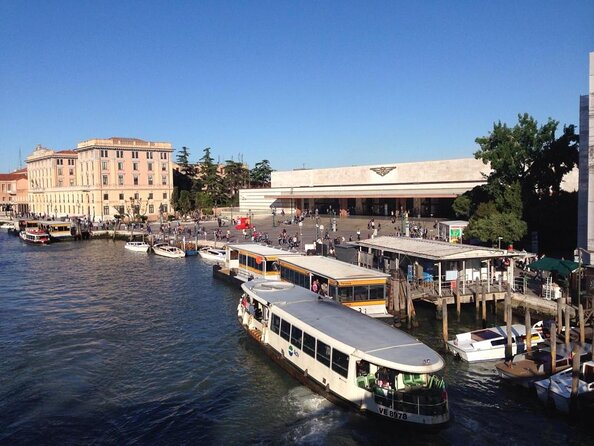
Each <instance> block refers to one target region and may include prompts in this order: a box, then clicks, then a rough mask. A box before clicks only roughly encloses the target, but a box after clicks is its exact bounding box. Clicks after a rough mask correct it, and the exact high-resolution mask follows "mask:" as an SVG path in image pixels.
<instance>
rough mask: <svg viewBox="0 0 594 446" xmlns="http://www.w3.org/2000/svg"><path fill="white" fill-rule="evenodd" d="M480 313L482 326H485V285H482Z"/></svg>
mask: <svg viewBox="0 0 594 446" xmlns="http://www.w3.org/2000/svg"><path fill="white" fill-rule="evenodd" d="M481 313H482V318H483V328H487V295H486V294H485V286H484V285H483V293H482V294H481Z"/></svg>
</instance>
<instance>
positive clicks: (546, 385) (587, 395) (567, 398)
mask: <svg viewBox="0 0 594 446" xmlns="http://www.w3.org/2000/svg"><path fill="white" fill-rule="evenodd" d="M571 379H572V369H571V368H568V369H566V370H563V371H562V372H559V373H557V374H555V375H553V376H551V377H550V378H547V379H543V380H541V381H536V382H535V383H534V387H535V388H536V394H537V395H538V398H539V399H540V400H541V401H542V402H543V403H545V404H550V405H554V407H555V409H557V410H558V411H560V412H563V413H569V408H570V402H571ZM577 397H578V404H582V405H587V406H594V361H586V362H584V363H583V364H582V366H581V370H580V376H579V382H578V395H577Z"/></svg>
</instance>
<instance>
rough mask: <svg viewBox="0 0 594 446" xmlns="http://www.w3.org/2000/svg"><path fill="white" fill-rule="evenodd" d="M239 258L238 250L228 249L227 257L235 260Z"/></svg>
mask: <svg viewBox="0 0 594 446" xmlns="http://www.w3.org/2000/svg"><path fill="white" fill-rule="evenodd" d="M238 258H239V252H237V251H229V259H231V260H237V259H238Z"/></svg>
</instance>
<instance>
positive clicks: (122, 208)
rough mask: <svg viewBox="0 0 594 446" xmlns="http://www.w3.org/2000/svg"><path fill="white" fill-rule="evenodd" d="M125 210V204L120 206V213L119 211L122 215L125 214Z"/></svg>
mask: <svg viewBox="0 0 594 446" xmlns="http://www.w3.org/2000/svg"><path fill="white" fill-rule="evenodd" d="M124 212H125V210H124V206H118V213H119V214H120V215H124Z"/></svg>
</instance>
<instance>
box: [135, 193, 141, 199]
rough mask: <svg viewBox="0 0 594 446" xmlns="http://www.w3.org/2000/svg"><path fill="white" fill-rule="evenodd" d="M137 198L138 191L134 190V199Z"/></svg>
mask: <svg viewBox="0 0 594 446" xmlns="http://www.w3.org/2000/svg"><path fill="white" fill-rule="evenodd" d="M138 198H140V196H139V195H138V192H134V199H135V200H138Z"/></svg>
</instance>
